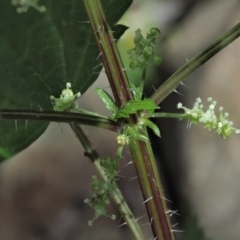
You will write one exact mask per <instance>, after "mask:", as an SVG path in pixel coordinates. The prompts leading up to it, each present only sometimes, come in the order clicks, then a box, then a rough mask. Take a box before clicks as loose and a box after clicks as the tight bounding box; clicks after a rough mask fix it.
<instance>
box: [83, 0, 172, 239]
mask: <svg viewBox="0 0 240 240" xmlns="http://www.w3.org/2000/svg"><path fill="white" fill-rule="evenodd" d="M84 4H85V7H86V10H87V13H88V16H89V20H90V23H91V25H92V29H93V32H94V33H95V37H96V41H97V44H98V46H99V50H100V54H101V57H102V60H103V65H104V68H105V70H106V74H107V76H108V79H109V82H110V86H111V88H112V91H113V96H114V98H115V101H116V104H117V106H118V107H121V106H122V105H124V104H126V103H127V102H128V101H130V100H132V99H133V95H132V92H131V88H130V84H129V81H128V79H127V76H126V74H125V72H124V70H123V69H124V66H123V64H122V61H121V59H120V56H119V53H118V50H117V47H116V43H115V41H114V40H113V36H112V32H111V29H110V27H109V25H108V24H107V21H106V17H105V15H104V12H103V10H102V7H101V1H96V0H84ZM138 118H139V117H138V115H137V114H134V115H131V116H130V119H128V124H129V125H130V126H131V124H135V123H137V122H138ZM141 134H142V132H141ZM143 134H144V135H145V136H146V137H148V135H147V132H146V131H144V133H143ZM129 147H130V151H131V153H132V157H133V162H134V165H135V168H136V170H137V174H138V179H139V182H140V185H141V189H142V192H143V197H144V200H145V203H146V207H147V211H148V216H149V219H150V221H151V227H152V230H153V235H154V239H156V240H157V239H158V240H173V239H174V235H173V233H172V231H171V224H170V221H169V217H168V215H167V214H166V213H167V210H168V209H167V206H166V203H165V202H164V200H163V199H165V197H164V193H163V190H162V187H161V182H160V179H159V174H158V170H157V166H156V163H155V159H154V156H153V153H152V148H151V145H150V143H145V142H142V141H138V140H131V141H130V144H129Z"/></svg>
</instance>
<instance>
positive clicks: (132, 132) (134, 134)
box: [127, 128, 149, 142]
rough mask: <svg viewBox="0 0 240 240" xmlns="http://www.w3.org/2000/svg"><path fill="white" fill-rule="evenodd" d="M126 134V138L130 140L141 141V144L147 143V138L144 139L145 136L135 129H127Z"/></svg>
mask: <svg viewBox="0 0 240 240" xmlns="http://www.w3.org/2000/svg"><path fill="white" fill-rule="evenodd" d="M127 133H128V136H129V137H130V138H135V139H139V140H141V141H143V142H148V141H149V139H148V137H146V136H145V135H143V134H141V133H139V131H138V130H137V129H134V128H129V129H128V131H127Z"/></svg>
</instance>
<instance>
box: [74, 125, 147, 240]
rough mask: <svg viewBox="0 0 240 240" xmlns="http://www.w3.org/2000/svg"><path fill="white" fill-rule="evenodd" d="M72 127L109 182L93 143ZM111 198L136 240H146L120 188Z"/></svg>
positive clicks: (102, 175) (77, 127) (76, 128)
mask: <svg viewBox="0 0 240 240" xmlns="http://www.w3.org/2000/svg"><path fill="white" fill-rule="evenodd" d="M70 126H71V128H72V129H73V131H74V132H75V134H76V136H77V138H78V139H79V141H80V142H81V144H82V146H83V148H84V150H85V151H86V155H87V157H89V158H90V160H91V161H92V163H93V164H94V165H95V167H96V168H97V170H98V172H99V173H100V175H101V177H102V178H103V180H104V181H105V182H106V181H107V180H108V178H107V176H106V171H105V169H104V168H103V167H102V166H101V164H100V159H99V156H98V154H97V152H96V150H95V149H94V148H93V146H92V144H91V142H90V141H89V139H88V138H87V136H86V135H85V133H84V132H83V130H82V128H81V127H80V126H79V125H77V124H75V123H71V124H70ZM111 196H112V198H113V200H114V202H115V203H116V205H117V207H118V209H119V211H120V213H121V215H122V217H123V218H124V220H125V222H126V224H127V225H128V227H129V229H130V231H131V232H132V234H133V236H134V237H135V239H138V240H144V239H145V238H144V236H143V234H142V231H141V228H140V226H139V225H138V223H137V221H136V220H135V218H134V216H133V214H132V212H131V210H130V208H129V207H128V205H127V203H126V201H125V199H124V197H123V196H122V193H121V191H120V190H119V189H118V188H116V189H115V190H114V191H113V192H112V194H111Z"/></svg>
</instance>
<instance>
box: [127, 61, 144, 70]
mask: <svg viewBox="0 0 240 240" xmlns="http://www.w3.org/2000/svg"><path fill="white" fill-rule="evenodd" d="M129 67H130V68H131V69H132V70H135V69H136V68H138V67H141V62H140V61H139V60H137V59H132V60H131V61H130V63H129Z"/></svg>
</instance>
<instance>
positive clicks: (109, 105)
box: [96, 88, 118, 115]
mask: <svg viewBox="0 0 240 240" xmlns="http://www.w3.org/2000/svg"><path fill="white" fill-rule="evenodd" d="M96 92H97V94H98V96H99V97H100V98H101V99H102V101H103V102H104V103H105V106H106V108H107V109H109V110H110V111H111V112H112V113H113V115H115V114H116V112H117V110H118V108H117V106H116V105H115V103H114V100H113V98H112V96H110V95H109V94H108V93H107V92H106V91H104V90H103V89H101V88H96Z"/></svg>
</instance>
